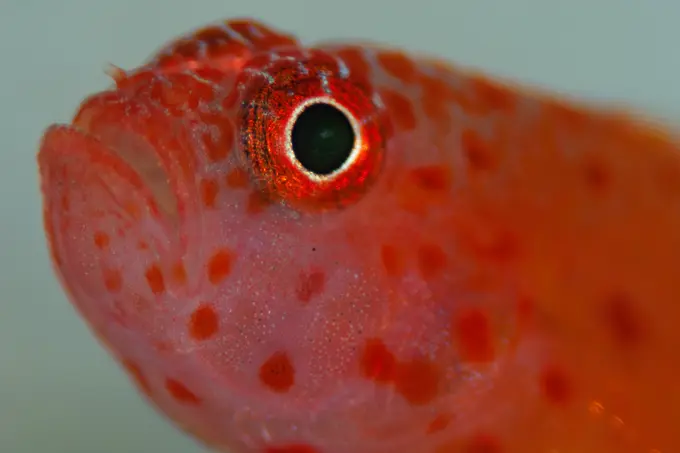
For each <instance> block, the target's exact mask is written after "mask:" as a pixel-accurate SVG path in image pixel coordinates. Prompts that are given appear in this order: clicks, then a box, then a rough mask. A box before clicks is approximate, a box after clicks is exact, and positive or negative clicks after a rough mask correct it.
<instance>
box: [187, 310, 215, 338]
mask: <svg viewBox="0 0 680 453" xmlns="http://www.w3.org/2000/svg"><path fill="white" fill-rule="evenodd" d="M218 328H219V317H218V316H217V312H215V309H214V308H213V307H212V306H211V305H209V304H202V305H200V306H199V307H198V308H197V309H196V310H194V312H193V313H192V314H191V318H190V319H189V334H190V335H191V337H192V338H193V339H194V340H197V341H202V340H207V339H208V338H210V337H212V336H213V335H215V334H216V333H217V330H218Z"/></svg>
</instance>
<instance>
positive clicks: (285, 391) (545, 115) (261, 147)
mask: <svg viewBox="0 0 680 453" xmlns="http://www.w3.org/2000/svg"><path fill="white" fill-rule="evenodd" d="M110 74H111V76H112V77H113V79H114V81H115V85H114V86H113V87H112V88H110V89H109V90H106V91H103V92H101V93H97V94H94V95H93V96H91V97H89V98H88V99H86V100H84V101H83V103H82V104H81V105H80V107H79V109H78V112H77V114H76V115H75V117H74V119H73V121H72V122H71V123H69V124H67V125H53V126H50V127H49V128H48V129H47V130H46V131H45V134H44V136H43V138H42V141H41V144H40V150H39V153H38V164H39V170H40V176H41V185H42V193H43V205H44V223H45V231H46V237H47V240H48V244H49V247H50V251H51V256H52V259H53V262H54V268H55V272H56V274H57V276H58V278H59V279H60V281H61V283H62V285H63V288H64V290H65V292H66V293H67V294H68V296H69V299H70V301H71V302H72V304H73V306H74V307H75V308H76V310H77V311H78V313H79V314H80V315H81V316H82V318H83V319H84V321H85V322H86V323H87V324H88V325H89V326H90V328H91V330H92V332H93V334H94V335H96V336H97V337H98V339H99V340H100V341H101V342H102V344H103V345H104V346H105V347H106V348H107V349H108V350H109V352H110V353H111V355H112V357H113V358H114V359H115V360H116V361H117V362H118V363H119V364H120V365H121V366H122V367H124V369H125V370H126V371H127V372H128V374H129V376H130V378H131V380H132V382H134V383H135V385H136V387H137V388H138V389H139V391H140V392H141V394H143V395H144V397H145V398H146V399H147V400H148V401H149V402H150V403H151V404H152V405H153V406H154V407H156V408H157V409H158V410H159V412H160V413H161V414H164V415H165V416H167V417H168V418H169V419H171V420H172V421H173V423H175V424H176V425H177V426H179V427H181V428H182V429H184V430H186V431H187V432H189V433H191V434H192V435H193V436H195V437H196V438H197V439H199V440H200V441H202V442H203V443H205V444H206V445H208V446H210V447H211V448H214V449H216V450H218V451H231V452H233V453H347V452H352V453H406V452H418V453H459V452H460V453H572V452H579V453H596V452H597V453H667V452H677V451H680V430H678V429H677V428H678V420H680V386H679V385H678V382H679V381H680V352H679V351H680V334H679V333H678V332H679V330H678V328H677V325H678V321H680V304H678V303H677V300H679V299H680V280H678V278H677V275H676V272H677V271H676V270H677V269H678V268H680V146H679V142H678V140H677V138H676V137H675V136H673V135H672V133H671V132H670V131H669V130H668V129H667V128H664V127H663V126H661V125H658V124H655V123H653V122H650V121H645V120H643V119H642V118H641V117H639V116H638V115H635V114H629V113H626V112H623V111H621V110H619V109H616V108H613V107H612V108H606V107H600V106H592V105H586V104H585V103H581V102H578V101H575V100H569V99H564V98H559V97H557V96H555V95H553V94H551V93H546V92H540V91H538V90H535V89H532V88H530V87H523V86H520V85H516V84H512V83H509V82H505V81H501V80H500V79H496V78H493V77H489V76H485V75H483V74H481V73H477V72H474V71H472V70H469V69H467V68H462V67H459V66H456V65H452V64H448V63H445V62H442V61H439V60H436V59H433V58H429V57H426V56H421V55H413V54H408V53H405V52H403V51H401V50H399V49H393V48H390V47H386V46H382V45H378V44H366V43H346V42H337V43H329V44H323V45H317V46H307V45H304V44H302V43H300V42H299V41H298V40H297V39H296V38H295V37H294V36H292V35H290V34H287V33H284V32H281V31H278V30H275V29H273V28H270V27H269V26H267V25H265V24H263V23H260V22H258V21H255V20H252V19H232V20H228V21H224V22H221V23H217V24H215V25H211V26H208V27H206V28H203V29H200V30H197V31H195V32H192V33H190V34H188V35H185V36H182V37H180V38H177V39H176V40H174V41H172V42H171V43H169V44H168V45H166V46H165V47H163V48H162V49H160V50H159V51H158V52H157V53H156V54H154V56H152V58H151V59H149V60H148V61H147V62H146V63H145V64H144V65H142V66H140V67H139V68H136V69H134V70H132V71H124V70H122V69H117V68H113V69H111V71H110ZM329 84H330V85H329ZM329 86H330V88H329ZM319 90H322V91H323V90H326V91H325V93H330V94H329V95H328V96H329V97H330V99H331V101H332V102H336V103H337V104H339V105H341V106H343V107H346V108H347V109H348V111H350V112H351V113H352V114H353V115H354V118H355V120H356V121H355V123H354V126H357V124H359V125H360V128H361V129H360V130H361V131H362V132H361V134H360V135H361V138H362V146H363V148H360V149H359V151H357V154H356V156H358V157H357V158H356V160H355V161H353V163H352V164H350V165H349V166H348V169H347V171H346V172H345V173H343V175H341V176H342V177H339V178H335V179H332V178H330V179H328V180H325V179H323V178H321V179H319V178H316V179H314V178H313V177H310V175H309V174H307V173H304V172H302V171H300V169H299V167H295V165H293V164H291V163H290V160H286V159H289V157H290V156H289V155H287V154H286V150H287V148H286V140H285V132H286V129H285V125H286V124H287V122H286V121H287V120H288V119H289V118H290V117H291V115H292V112H293V107H294V106H295V105H298V104H297V103H299V102H303V101H304V100H305V99H308V98H309V97H310V96H311V94H310V93H318V92H319ZM286 156H288V157H286Z"/></svg>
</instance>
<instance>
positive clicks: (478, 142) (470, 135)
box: [460, 129, 495, 171]
mask: <svg viewBox="0 0 680 453" xmlns="http://www.w3.org/2000/svg"><path fill="white" fill-rule="evenodd" d="M460 139H461V145H462V149H463V153H464V154H465V158H466V159H467V161H468V163H469V164H470V167H471V168H472V169H473V170H478V171H488V170H492V169H493V168H494V167H495V162H494V157H493V154H492V152H491V150H490V149H489V146H488V144H487V143H486V142H485V141H484V140H483V139H482V137H480V136H479V134H478V133H477V132H475V131H474V130H472V129H465V130H464V131H463V133H462V134H461V138H460Z"/></svg>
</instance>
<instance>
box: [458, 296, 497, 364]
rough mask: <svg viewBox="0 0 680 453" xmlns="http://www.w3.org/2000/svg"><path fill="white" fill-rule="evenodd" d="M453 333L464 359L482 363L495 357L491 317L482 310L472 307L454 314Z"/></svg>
mask: <svg viewBox="0 0 680 453" xmlns="http://www.w3.org/2000/svg"><path fill="white" fill-rule="evenodd" d="M451 333H452V335H453V340H454V342H456V343H457V344H458V348H459V353H460V355H461V357H462V359H463V360H465V361H467V362H477V363H481V362H489V361H491V360H493V359H494V348H493V344H492V341H491V328H490V326H489V318H488V316H487V315H486V314H485V313H483V312H482V311H481V310H479V309H477V308H470V309H467V310H464V311H462V312H461V313H459V314H458V315H457V316H454V319H453V323H452V326H451Z"/></svg>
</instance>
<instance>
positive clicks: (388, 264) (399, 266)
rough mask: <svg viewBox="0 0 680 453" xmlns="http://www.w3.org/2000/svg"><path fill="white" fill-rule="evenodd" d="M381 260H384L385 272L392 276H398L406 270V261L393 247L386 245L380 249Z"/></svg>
mask: <svg viewBox="0 0 680 453" xmlns="http://www.w3.org/2000/svg"><path fill="white" fill-rule="evenodd" d="M380 258H381V260H382V264H383V267H384V268H385V272H387V274H388V275H391V276H393V277H394V276H398V275H401V273H402V272H403V270H404V260H403V258H402V256H401V255H400V254H399V252H398V251H397V248H396V247H394V246H393V245H389V244H385V245H383V246H382V247H381V249H380Z"/></svg>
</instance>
